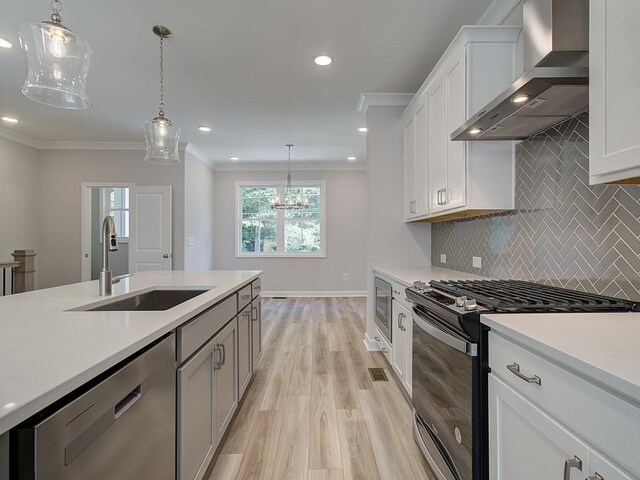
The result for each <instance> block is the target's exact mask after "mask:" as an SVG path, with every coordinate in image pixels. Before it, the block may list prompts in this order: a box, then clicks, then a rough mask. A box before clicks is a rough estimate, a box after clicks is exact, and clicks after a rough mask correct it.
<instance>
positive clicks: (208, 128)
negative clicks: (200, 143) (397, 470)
mask: <svg viewBox="0 0 640 480" xmlns="http://www.w3.org/2000/svg"><path fill="white" fill-rule="evenodd" d="M198 130H200V131H201V132H210V131H211V127H207V126H206V125H198Z"/></svg>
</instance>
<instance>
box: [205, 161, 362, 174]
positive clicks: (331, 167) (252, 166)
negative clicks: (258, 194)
mask: <svg viewBox="0 0 640 480" xmlns="http://www.w3.org/2000/svg"><path fill="white" fill-rule="evenodd" d="M213 169H214V170H215V171H217V172H248V171H252V172H256V171H258V172H260V171H262V172H286V171H287V169H288V165H287V164H286V163H282V162H236V163H229V162H224V163H216V164H215V167H214V168H213ZM291 169H292V170H293V171H294V172H296V171H297V172H322V171H352V172H353V171H365V170H366V169H367V166H366V164H365V163H359V162H355V163H344V162H321V163H317V162H315V163H313V164H310V163H304V162H296V163H294V162H291Z"/></svg>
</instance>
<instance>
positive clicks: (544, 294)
mask: <svg viewBox="0 0 640 480" xmlns="http://www.w3.org/2000/svg"><path fill="white" fill-rule="evenodd" d="M430 285H431V287H433V288H435V289H437V290H440V291H443V292H446V293H449V294H451V295H454V296H463V295H464V296H467V297H469V298H474V299H475V300H476V301H477V302H478V303H479V304H480V305H482V306H484V307H486V308H490V309H492V310H494V311H496V312H597V311H607V312H612V311H620V312H628V311H639V310H640V305H638V303H637V302H632V301H629V300H622V299H619V298H613V297H605V296H603V295H596V294H592V293H586V292H579V291H576V290H569V289H566V288H558V287H553V286H550V285H542V284H539V283H533V282H525V281H523V280H460V281H432V282H431V283H430Z"/></svg>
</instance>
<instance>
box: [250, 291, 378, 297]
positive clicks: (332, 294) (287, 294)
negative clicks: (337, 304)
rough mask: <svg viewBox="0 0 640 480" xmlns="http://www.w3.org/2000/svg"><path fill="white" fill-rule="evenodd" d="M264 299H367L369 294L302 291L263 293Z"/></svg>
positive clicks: (360, 292)
mask: <svg viewBox="0 0 640 480" xmlns="http://www.w3.org/2000/svg"><path fill="white" fill-rule="evenodd" d="M262 296H263V297H269V298H272V297H287V298H309V297H320V298H326V297H341V298H342V297H366V296H367V292H366V291H364V290H362V291H360V290H335V291H316V292H310V291H302V292H277V291H270V292H262Z"/></svg>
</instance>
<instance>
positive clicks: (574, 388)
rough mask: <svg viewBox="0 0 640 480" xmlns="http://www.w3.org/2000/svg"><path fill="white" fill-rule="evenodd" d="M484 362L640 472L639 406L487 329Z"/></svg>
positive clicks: (563, 421) (604, 451)
mask: <svg viewBox="0 0 640 480" xmlns="http://www.w3.org/2000/svg"><path fill="white" fill-rule="evenodd" d="M516 364H517V366H516ZM489 366H490V367H491V373H493V374H494V375H497V376H499V377H500V378H501V379H502V380H504V381H505V382H506V383H508V384H509V385H511V386H512V387H514V388H515V389H516V390H517V391H518V392H520V393H521V394H523V395H524V396H526V397H528V398H529V399H531V400H532V401H533V402H534V403H536V404H537V405H539V406H540V407H542V408H543V409H544V410H546V411H548V412H550V413H551V414H552V415H553V416H555V417H556V418H557V419H558V420H560V422H561V423H563V424H565V425H566V426H567V427H569V428H570V429H571V430H573V431H574V432H576V433H577V434H578V435H580V436H581V437H582V438H583V439H584V440H586V441H587V442H588V443H590V444H591V445H593V446H594V447H596V448H597V449H598V450H600V451H601V452H603V453H605V454H606V455H607V456H608V457H609V458H611V459H613V460H614V461H615V462H616V463H618V464H620V465H621V466H622V467H624V468H626V469H628V470H629V471H630V472H632V473H633V474H634V475H640V456H639V455H638V454H637V451H638V447H637V434H638V432H639V431H640V408H638V407H637V406H635V405H632V404H631V403H629V402H627V401H625V400H623V399H622V398H620V397H618V396H616V395H614V394H612V393H610V392H608V391H606V390H604V389H602V388H600V387H599V386H596V385H595V384H593V383H591V382H589V381H587V380H585V379H583V378H582V377H579V376H577V375H574V374H573V373H570V372H569V371H568V370H565V369H564V368H562V367H560V366H558V365H556V364H554V363H551V362H550V361H547V360H546V359H544V358H542V357H540V356H538V355H537V354H535V353H533V352H531V351H529V350H528V349H526V348H523V347H521V346H520V345H517V344H515V343H512V342H511V341H510V340H508V339H507V338H505V337H503V336H501V335H500V334H497V333H495V332H493V331H492V332H490V333H489ZM523 377H526V378H523ZM536 377H537V378H536ZM538 379H539V384H538Z"/></svg>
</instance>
